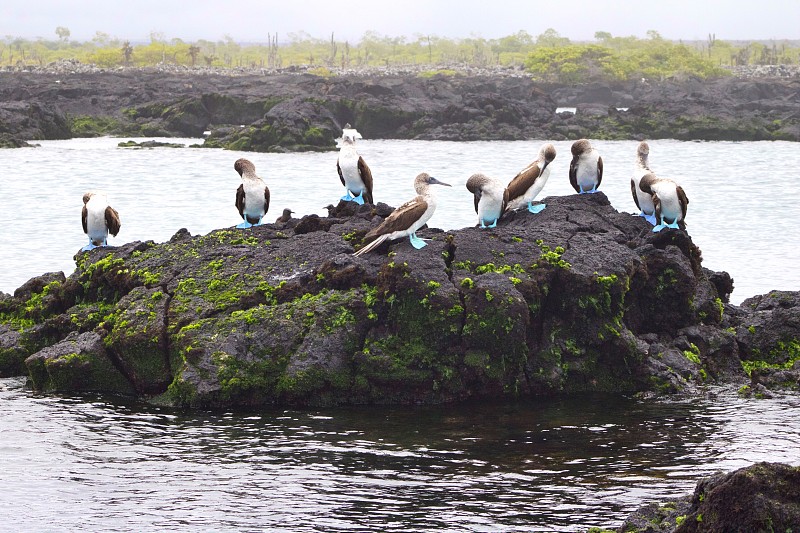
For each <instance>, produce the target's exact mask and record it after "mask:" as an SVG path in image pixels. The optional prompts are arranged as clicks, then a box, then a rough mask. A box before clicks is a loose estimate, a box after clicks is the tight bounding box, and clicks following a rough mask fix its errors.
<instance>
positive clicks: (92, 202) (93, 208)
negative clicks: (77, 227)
mask: <svg viewBox="0 0 800 533" xmlns="http://www.w3.org/2000/svg"><path fill="white" fill-rule="evenodd" d="M81 223H82V224H83V232H84V233H85V234H86V235H88V236H89V244H87V245H86V246H84V247H83V248H81V251H86V250H92V249H93V248H97V247H98V246H106V245H107V244H108V234H109V233H110V234H111V235H113V236H114V237H116V236H117V233H119V228H120V225H121V224H120V221H119V213H117V211H116V209H114V208H113V207H111V206H110V205H108V197H107V196H106V195H105V193H102V192H96V191H91V192H87V193H86V194H84V195H83V209H82V211H81Z"/></svg>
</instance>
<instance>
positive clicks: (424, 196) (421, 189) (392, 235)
mask: <svg viewBox="0 0 800 533" xmlns="http://www.w3.org/2000/svg"><path fill="white" fill-rule="evenodd" d="M431 185H444V186H446V187H450V185H449V184H447V183H442V182H441V181H439V180H437V179H436V178H434V177H433V176H429V175H428V174H427V173H426V172H423V173H422V174H420V175H419V176H417V177H416V179H414V190H415V191H417V195H418V196H417V197H416V198H414V199H413V200H409V201H408V202H406V203H404V204H403V205H401V206H400V207H398V208H397V209H395V210H394V211H392V214H391V215H389V216H388V217H386V219H385V220H384V221H383V222H381V224H380V226H378V227H377V228H374V229H373V230H372V231H370V232H369V233H367V234H366V235H365V236H364V241H365V242H369V244H367V245H366V246H364V247H363V248H361V249H360V250H359V251H357V252H356V253H355V254H353V255H362V254H365V253H367V252H369V251H370V250H374V249H375V248H377V247H378V246H380V245H381V243H383V242H384V241H386V240H391V239H400V238H402V237H406V236H408V238H409V241H410V242H411V246H413V247H414V248H416V249H417V250H419V249H420V248H422V247H423V246H426V243H425V241H423V240H422V239H420V238H419V237H417V230H418V229H419V228H421V227H422V226H424V225H425V223H426V222H428V220H429V219H430V218H431V217H432V216H433V212H434V211H435V210H436V198H435V197H434V195H433V191H431V190H430V186H431ZM370 241H371V242H370Z"/></svg>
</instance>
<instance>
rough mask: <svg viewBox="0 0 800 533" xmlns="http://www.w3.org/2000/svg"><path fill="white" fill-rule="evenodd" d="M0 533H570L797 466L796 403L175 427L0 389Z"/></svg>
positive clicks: (90, 401)
mask: <svg viewBox="0 0 800 533" xmlns="http://www.w3.org/2000/svg"><path fill="white" fill-rule="evenodd" d="M0 405H1V406H2V409H3V412H2V417H0V486H2V490H0V509H2V511H0V514H2V515H5V517H4V519H3V520H2V521H1V522H0V530H6V531H64V530H70V531H77V530H81V529H83V530H89V531H99V530H102V531H156V530H158V531H164V530H195V531H197V530H206V531H208V530H215V531H221V530H240V531H241V530H250V531H254V530H261V531H263V530H270V531H432V530H436V531H577V530H579V529H580V528H588V527H590V526H605V527H612V526H615V525H619V523H620V522H621V521H622V520H623V519H624V517H625V516H626V515H627V514H628V513H629V512H630V511H632V510H633V509H635V508H636V507H637V506H639V505H641V504H642V503H645V502H649V501H663V499H664V498H668V497H673V496H682V495H684V494H686V493H689V492H691V490H693V487H694V484H695V482H696V480H697V479H698V478H699V477H702V476H705V475H708V474H710V473H712V472H715V471H717V470H725V471H727V470H732V469H735V468H739V467H742V466H746V465H749V464H751V463H753V462H757V461H762V460H768V461H780V462H786V463H791V464H795V465H796V464H800V421H798V419H797V417H796V412H797V409H798V408H799V407H800V398H797V397H796V396H795V397H783V398H776V399H768V400H744V399H739V398H737V397H736V395H735V393H733V392H728V391H725V390H720V391H716V392H715V395H714V396H713V397H710V398H707V399H694V400H683V401H670V402H652V401H651V402H644V401H638V400H634V399H631V398H624V397H611V396H590V397H583V398H574V399H569V400H554V399H550V400H537V401H535V402H524V403H514V404H476V405H468V406H463V405H462V406H454V407H425V408H393V409H388V408H382V409H374V408H373V409H369V408H363V409H346V410H344V409H341V410H340V409H335V410H327V411H295V410H274V411H262V412H258V413H253V414H249V415H248V414H241V413H240V414H235V415H234V414H226V413H219V414H208V413H205V414H196V415H187V414H182V413H179V412H174V411H170V410H165V409H159V408H155V407H148V406H143V405H138V404H124V403H122V404H121V403H109V402H107V401H104V400H103V399H101V398H97V397H91V398H59V397H56V398H53V397H49V398H48V397H41V396H36V395H34V394H32V393H30V392H28V391H26V390H24V389H23V388H22V382H21V381H20V380H16V379H4V380H0Z"/></svg>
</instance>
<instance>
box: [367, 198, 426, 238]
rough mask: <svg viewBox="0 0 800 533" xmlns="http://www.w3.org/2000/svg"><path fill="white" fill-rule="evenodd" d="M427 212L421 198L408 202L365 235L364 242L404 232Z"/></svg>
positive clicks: (424, 202)
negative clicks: (396, 232)
mask: <svg viewBox="0 0 800 533" xmlns="http://www.w3.org/2000/svg"><path fill="white" fill-rule="evenodd" d="M427 210H428V202H426V201H425V199H424V198H423V197H422V196H417V197H416V198H414V199H413V200H409V201H408V202H406V203H404V204H403V205H401V206H400V207H398V208H397V209H395V210H394V211H392V214H391V215H389V216H388V217H386V220H384V221H383V222H381V225H380V226H378V227H377V228H375V229H373V230H372V231H370V232H369V233H367V234H366V236H365V237H364V240H372V239H375V238H377V237H380V236H381V235H386V234H389V233H393V232H395V231H402V230H406V229H408V228H410V227H411V225H412V224H413V223H414V222H415V221H416V220H418V219H419V218H420V217H421V216H422V214H423V213H425V211H427Z"/></svg>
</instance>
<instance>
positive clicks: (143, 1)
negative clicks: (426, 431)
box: [0, 0, 800, 42]
mask: <svg viewBox="0 0 800 533" xmlns="http://www.w3.org/2000/svg"><path fill="white" fill-rule="evenodd" d="M57 26H64V27H66V28H68V29H69V30H70V33H71V38H72V39H73V40H88V39H91V38H92V37H93V36H94V35H95V34H96V32H98V31H101V32H104V33H107V34H109V35H111V36H112V37H117V38H120V39H130V40H132V41H148V40H149V37H150V34H151V33H152V32H158V33H161V34H163V35H164V36H165V37H166V38H168V39H172V38H180V39H183V40H184V41H193V40H197V39H207V40H211V41H216V40H219V39H222V38H223V37H224V36H225V35H230V36H231V37H233V39H234V40H236V41H240V42H265V41H266V35H267V34H268V33H273V34H274V33H275V32H278V34H279V36H280V39H281V40H282V41H283V40H286V39H287V38H288V36H289V34H290V33H299V32H306V33H308V34H310V35H311V36H312V37H317V38H324V39H328V38H330V34H331V32H334V34H335V36H336V39H337V40H345V39H347V40H351V41H353V42H356V41H358V40H359V39H360V38H361V36H363V35H364V33H365V32H367V31H375V32H377V33H379V34H381V35H384V36H391V37H396V36H401V35H405V36H409V37H413V36H414V35H415V34H423V35H436V36H440V37H484V38H487V39H491V38H496V37H503V36H506V35H511V34H513V33H516V32H518V31H520V30H525V31H527V32H528V33H530V34H531V35H533V36H536V35H539V34H540V33H542V32H543V31H544V30H546V29H548V28H553V29H555V30H556V31H557V32H558V33H559V34H561V35H562V36H563V37H569V38H570V39H572V40H592V39H593V38H594V34H595V32H596V31H606V32H609V33H611V34H612V35H614V36H629V35H634V36H636V37H646V32H647V31H648V30H656V31H658V32H659V33H660V34H661V35H662V36H663V37H665V38H667V39H685V40H692V39H701V40H705V39H706V38H707V37H708V34H709V33H714V34H716V37H717V38H718V39H723V40H738V39H800V1H799V0H618V1H614V0H592V1H583V0H551V1H550V2H543V1H540V0H533V1H524V0H493V1H492V0H454V1H446V2H445V1H437V0H392V1H382V0H370V1H363V0H325V1H320V0H311V1H303V0H281V1H274V0H188V1H181V2H176V1H170V0H134V1H126V2H123V1H120V0H82V1H80V0H78V1H70V0H35V1H31V0H24V1H21V0H2V6H0V37H5V36H9V35H10V36H15V37H26V38H35V37H42V38H45V39H48V40H49V39H53V40H54V39H56V34H55V29H56V27H57Z"/></svg>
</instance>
